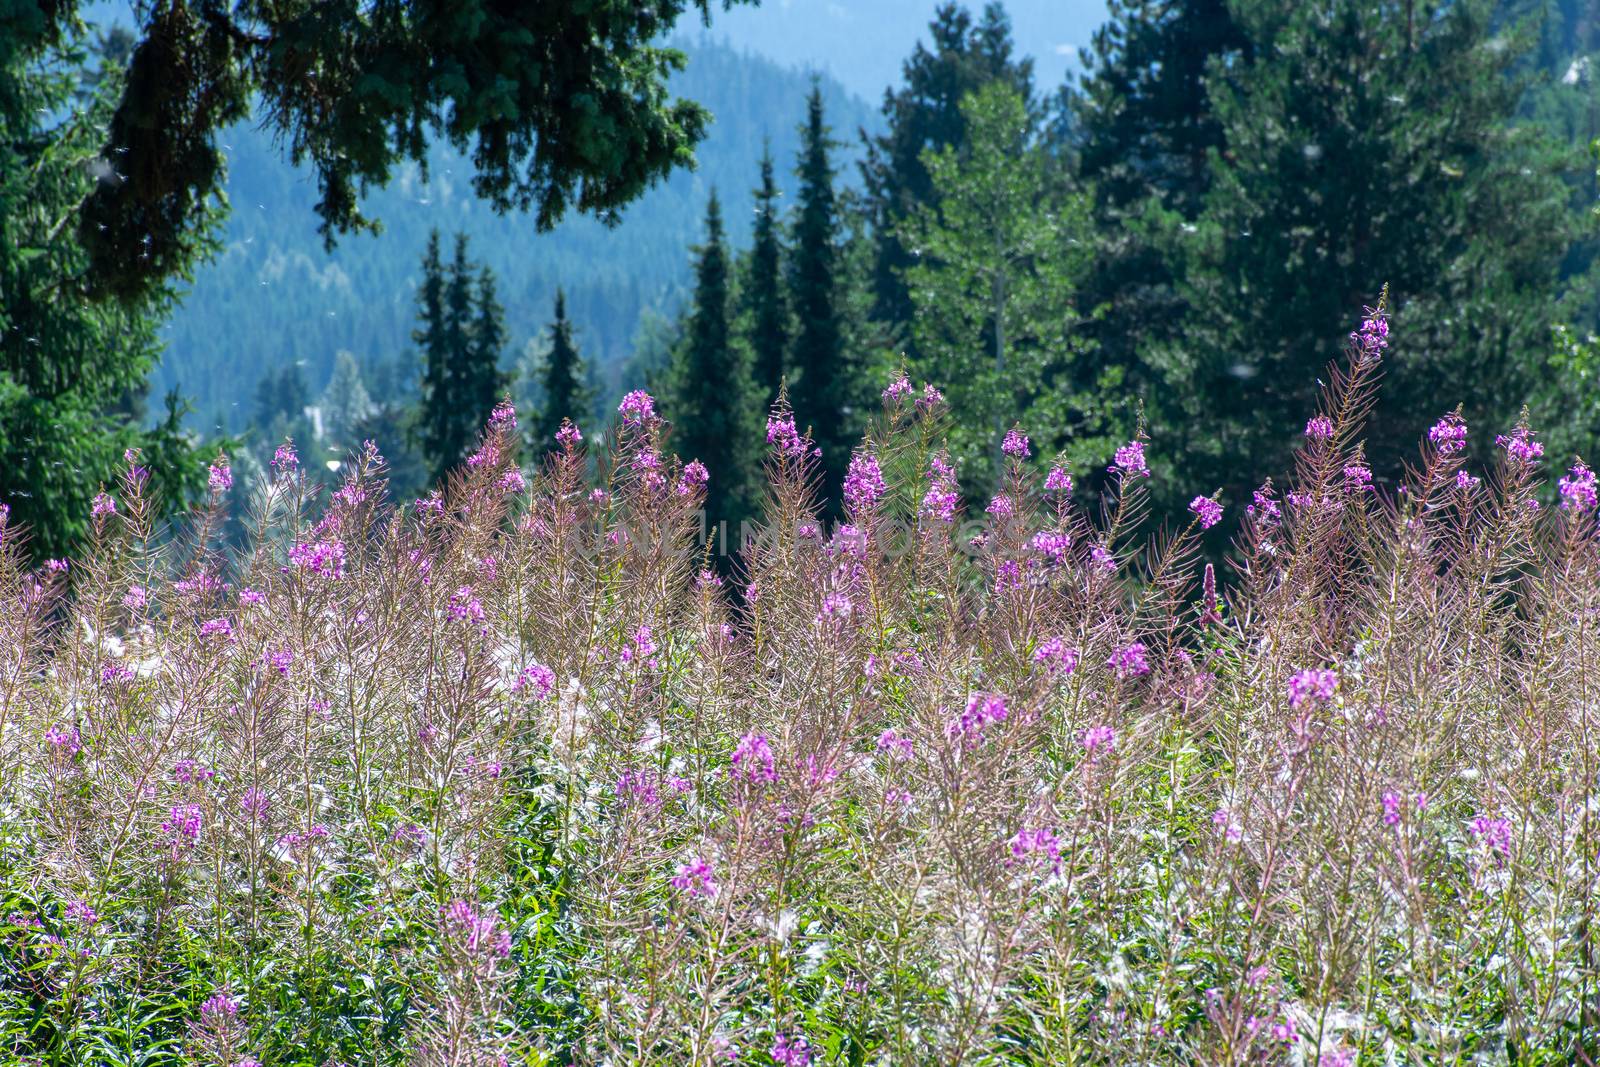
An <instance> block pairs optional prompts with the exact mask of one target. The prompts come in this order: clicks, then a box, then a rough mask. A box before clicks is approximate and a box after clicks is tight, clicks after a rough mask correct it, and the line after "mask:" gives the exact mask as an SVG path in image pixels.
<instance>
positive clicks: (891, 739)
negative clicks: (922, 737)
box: [878, 730, 912, 760]
mask: <svg viewBox="0 0 1600 1067" xmlns="http://www.w3.org/2000/svg"><path fill="white" fill-rule="evenodd" d="M878 751H879V752H885V753H888V755H889V758H891V759H895V760H908V759H910V758H911V753H912V744H911V738H909V737H901V736H900V735H899V734H898V733H896V732H895V731H894V730H885V731H883V733H881V734H879V735H878Z"/></svg>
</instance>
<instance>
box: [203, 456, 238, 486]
mask: <svg viewBox="0 0 1600 1067" xmlns="http://www.w3.org/2000/svg"><path fill="white" fill-rule="evenodd" d="M206 484H207V485H209V486H210V487H211V491H212V492H213V493H219V494H220V493H226V492H227V491H228V490H229V489H232V488H233V469H232V468H231V467H229V466H228V459H227V457H226V456H220V457H218V459H217V462H215V463H213V464H211V466H210V467H209V468H208V472H207V476H206Z"/></svg>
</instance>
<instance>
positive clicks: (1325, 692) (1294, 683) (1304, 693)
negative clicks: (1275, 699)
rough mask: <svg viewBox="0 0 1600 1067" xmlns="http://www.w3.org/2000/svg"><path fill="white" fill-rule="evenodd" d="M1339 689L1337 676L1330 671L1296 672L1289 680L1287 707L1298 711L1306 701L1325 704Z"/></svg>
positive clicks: (1310, 670) (1307, 670)
mask: <svg viewBox="0 0 1600 1067" xmlns="http://www.w3.org/2000/svg"><path fill="white" fill-rule="evenodd" d="M1338 688H1339V676H1338V675H1337V674H1335V673H1334V672H1333V671H1331V670H1326V669H1321V670H1312V669H1306V670H1302V671H1296V672H1295V673H1294V675H1293V676H1292V677H1290V679H1289V690H1288V692H1289V706H1290V707H1291V708H1295V709H1299V708H1300V707H1301V706H1302V705H1304V704H1305V703H1306V701H1308V700H1314V701H1318V702H1320V703H1324V704H1325V703H1327V702H1328V701H1330V700H1332V699H1333V694H1334V691H1335V690H1337V689H1338Z"/></svg>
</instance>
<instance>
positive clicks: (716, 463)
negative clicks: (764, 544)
mask: <svg viewBox="0 0 1600 1067" xmlns="http://www.w3.org/2000/svg"><path fill="white" fill-rule="evenodd" d="M696 255H697V259H696V262H695V268H694V274H695V286H694V299H693V303H692V304H691V306H690V310H689V315H688V323H687V325H686V327H685V329H684V332H683V338H682V340H681V341H680V342H679V344H678V346H677V348H676V350H675V351H674V352H673V355H672V370H671V372H670V375H669V379H668V382H669V388H670V394H669V398H668V401H669V402H668V405H667V409H666V410H667V415H668V417H669V418H670V419H671V420H672V422H673V428H674V429H673V447H674V449H675V450H676V451H677V452H678V454H679V455H681V456H683V457H684V459H685V460H690V459H698V460H699V461H700V462H701V463H703V464H705V467H706V471H707V472H708V473H709V474H710V481H709V482H708V483H707V485H706V507H705V515H706V533H707V534H708V535H711V536H718V535H719V533H720V531H719V524H721V523H726V524H727V527H726V529H727V538H728V541H727V547H728V550H729V551H733V550H736V549H737V547H738V545H737V543H736V540H735V539H736V538H737V537H738V534H739V530H740V525H741V523H742V522H743V521H744V520H746V519H749V518H750V517H751V516H752V515H753V514H754V511H755V499H754V497H755V493H754V486H755V475H756V469H757V467H758V466H759V464H760V460H759V458H758V457H759V451H758V433H759V429H758V427H759V411H758V408H757V405H756V398H755V395H754V393H755V391H754V389H753V387H752V385H751V381H750V355H749V351H748V350H747V349H746V348H745V346H744V345H743V344H742V343H741V342H740V340H739V339H738V337H737V336H736V335H735V333H734V331H733V329H732V328H731V322H730V316H731V311H732V308H731V299H730V296H731V294H730V286H729V281H730V279H729V270H728V266H729V265H728V249H727V245H726V243H725V241H724V237H723V231H722V208H721V205H720V204H719V203H718V201H717V194H716V191H715V190H713V191H712V193H711V199H710V201H709V202H708V203H707V205H706V239H705V243H704V244H702V245H700V246H699V248H698V249H697V250H696ZM721 547H722V545H721V542H720V540H719V542H718V549H719V550H720V548H721Z"/></svg>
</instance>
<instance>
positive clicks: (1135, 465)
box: [1111, 441, 1150, 478]
mask: <svg viewBox="0 0 1600 1067" xmlns="http://www.w3.org/2000/svg"><path fill="white" fill-rule="evenodd" d="M1111 469H1112V470H1113V471H1116V472H1117V473H1118V474H1121V475H1122V476H1123V477H1124V478H1132V477H1134V476H1136V475H1137V476H1141V477H1145V478H1148V477H1150V468H1149V466H1148V465H1147V464H1146V462H1145V457H1144V442H1143V441H1129V442H1128V443H1127V444H1125V445H1123V446H1122V447H1121V448H1119V449H1117V454H1116V456H1115V457H1114V458H1113V459H1112V461H1111Z"/></svg>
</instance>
